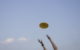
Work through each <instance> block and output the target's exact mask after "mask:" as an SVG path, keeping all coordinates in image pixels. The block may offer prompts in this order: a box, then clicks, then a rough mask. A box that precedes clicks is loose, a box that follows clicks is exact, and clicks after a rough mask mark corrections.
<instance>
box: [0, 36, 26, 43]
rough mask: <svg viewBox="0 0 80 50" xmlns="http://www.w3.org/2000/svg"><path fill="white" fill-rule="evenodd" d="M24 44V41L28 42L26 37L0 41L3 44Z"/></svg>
mask: <svg viewBox="0 0 80 50" xmlns="http://www.w3.org/2000/svg"><path fill="white" fill-rule="evenodd" d="M20 41H21V42H22V41H27V38H25V37H20V38H6V39H5V40H3V41H0V43H1V44H10V43H13V42H20Z"/></svg>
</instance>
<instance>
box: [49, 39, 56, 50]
mask: <svg viewBox="0 0 80 50" xmlns="http://www.w3.org/2000/svg"><path fill="white" fill-rule="evenodd" d="M49 40H50V43H51V45H52V47H53V49H54V50H58V47H57V46H56V44H55V43H54V42H53V41H52V40H51V39H49Z"/></svg>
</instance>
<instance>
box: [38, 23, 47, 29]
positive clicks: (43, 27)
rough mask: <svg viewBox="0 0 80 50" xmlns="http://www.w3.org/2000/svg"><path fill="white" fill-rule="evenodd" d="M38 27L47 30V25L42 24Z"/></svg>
mask: <svg viewBox="0 0 80 50" xmlns="http://www.w3.org/2000/svg"><path fill="white" fill-rule="evenodd" d="M39 27H40V28H42V29H46V28H48V23H46V22H42V23H40V24H39Z"/></svg>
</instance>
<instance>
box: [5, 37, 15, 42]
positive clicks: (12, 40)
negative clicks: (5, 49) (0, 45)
mask: <svg viewBox="0 0 80 50" xmlns="http://www.w3.org/2000/svg"><path fill="white" fill-rule="evenodd" d="M14 41H15V39H14V38H7V39H6V40H5V41H4V42H5V43H12V42H14Z"/></svg>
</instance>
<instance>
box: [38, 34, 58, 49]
mask: <svg viewBox="0 0 80 50" xmlns="http://www.w3.org/2000/svg"><path fill="white" fill-rule="evenodd" d="M46 37H47V38H48V40H49V41H50V43H51V45H52V47H53V50H58V47H57V46H56V44H55V43H54V41H52V39H51V37H50V36H48V35H47V36H46ZM38 42H39V43H40V44H41V46H42V47H43V49H44V50H46V47H45V46H44V44H43V42H42V40H38Z"/></svg>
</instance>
